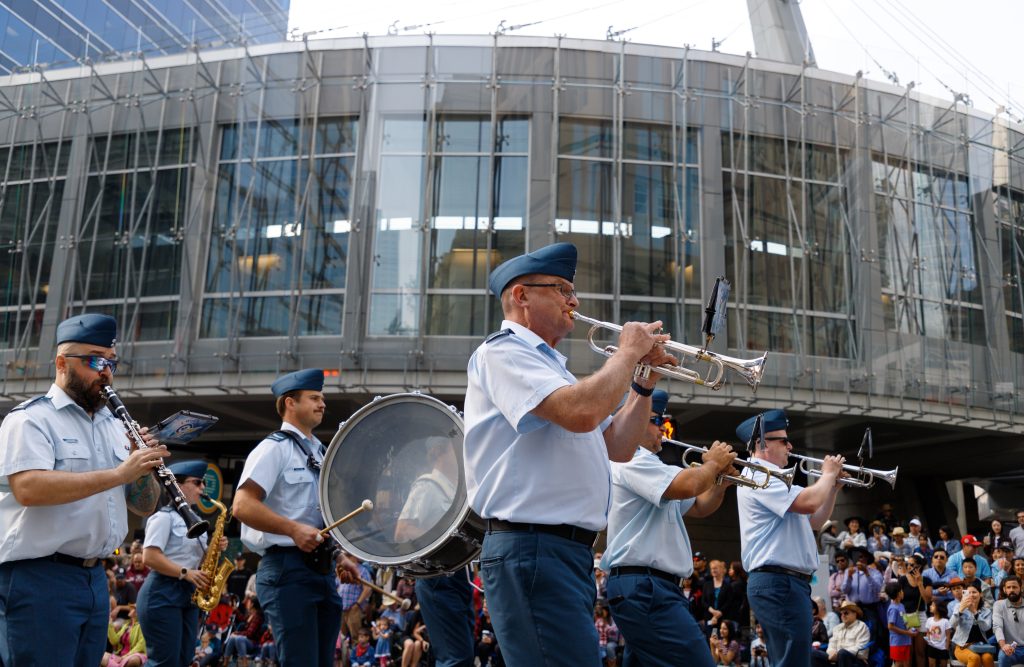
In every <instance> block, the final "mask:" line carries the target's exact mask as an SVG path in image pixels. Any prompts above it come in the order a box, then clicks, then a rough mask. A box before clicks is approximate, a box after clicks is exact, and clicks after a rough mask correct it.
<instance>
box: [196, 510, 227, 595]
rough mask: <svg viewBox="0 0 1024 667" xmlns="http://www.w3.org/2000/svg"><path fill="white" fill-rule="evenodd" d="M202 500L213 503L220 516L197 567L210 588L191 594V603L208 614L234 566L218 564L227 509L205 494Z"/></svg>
mask: <svg viewBox="0 0 1024 667" xmlns="http://www.w3.org/2000/svg"><path fill="white" fill-rule="evenodd" d="M203 500H206V501H208V502H211V503H213V504H214V505H216V506H217V509H219V510H220V515H219V516H218V517H217V525H216V526H214V527H213V534H212V535H210V541H209V546H208V547H207V548H206V553H205V554H204V555H203V562H202V563H201V564H200V566H199V569H200V570H202V571H203V574H205V575H206V576H207V577H209V578H210V586H209V587H208V588H196V592H195V593H193V594H192V601H193V602H195V603H196V606H197V607H199V608H200V609H202V610H203V611H207V612H208V611H211V610H212V609H213V608H214V607H216V606H217V603H218V602H220V598H221V596H222V595H224V587H225V586H227V585H228V576H229V575H230V574H231V573H232V572H233V571H234V569H235V566H234V564H232V563H231V561H229V560H227V559H225V560H224V562H223V563H221V562H220V559H221V548H220V538H222V537H223V536H224V524H226V523H227V522H228V508H227V507H225V506H224V503H221V502H219V501H217V500H214V499H213V498H211V497H210V496H207V495H205V494H204V495H203Z"/></svg>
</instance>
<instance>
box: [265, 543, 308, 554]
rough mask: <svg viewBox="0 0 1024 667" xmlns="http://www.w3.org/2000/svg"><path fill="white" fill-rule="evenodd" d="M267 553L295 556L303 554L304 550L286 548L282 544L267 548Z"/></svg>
mask: <svg viewBox="0 0 1024 667" xmlns="http://www.w3.org/2000/svg"><path fill="white" fill-rule="evenodd" d="M267 553H268V554H274V553H278V554H293V553H294V554H300V553H302V549H300V548H298V547H286V546H284V545H282V544H274V545H271V546H269V547H267Z"/></svg>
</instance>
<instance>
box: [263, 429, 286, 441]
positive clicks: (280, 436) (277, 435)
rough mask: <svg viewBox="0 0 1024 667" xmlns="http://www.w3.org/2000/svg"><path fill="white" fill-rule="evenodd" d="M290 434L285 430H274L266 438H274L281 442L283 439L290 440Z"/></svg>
mask: <svg viewBox="0 0 1024 667" xmlns="http://www.w3.org/2000/svg"><path fill="white" fill-rule="evenodd" d="M289 439H290V438H289V437H288V434H287V433H285V432H284V431H274V432H273V433H271V434H270V435H268V436H267V437H266V438H264V440H273V441H275V442H281V441H282V440H289Z"/></svg>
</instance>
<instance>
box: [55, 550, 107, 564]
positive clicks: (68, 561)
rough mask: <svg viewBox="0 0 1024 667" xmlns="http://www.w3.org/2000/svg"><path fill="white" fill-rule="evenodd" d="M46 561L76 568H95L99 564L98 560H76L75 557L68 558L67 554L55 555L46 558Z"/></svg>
mask: <svg viewBox="0 0 1024 667" xmlns="http://www.w3.org/2000/svg"><path fill="white" fill-rule="evenodd" d="M46 560H50V561H53V562H54V563H61V564H63V565H75V566H76V567H96V566H97V565H99V563H100V559H99V558H77V557H75V556H68V555H67V554H62V553H55V554H53V555H52V556H48V557H47V558H46Z"/></svg>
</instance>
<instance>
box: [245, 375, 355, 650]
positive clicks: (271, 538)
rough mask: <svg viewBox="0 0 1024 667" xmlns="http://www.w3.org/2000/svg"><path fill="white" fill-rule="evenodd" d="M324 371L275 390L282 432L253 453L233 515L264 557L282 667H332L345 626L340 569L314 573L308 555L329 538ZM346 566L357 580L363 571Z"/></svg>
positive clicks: (281, 382)
mask: <svg viewBox="0 0 1024 667" xmlns="http://www.w3.org/2000/svg"><path fill="white" fill-rule="evenodd" d="M323 388H324V372H323V371H322V370H320V369H318V368H310V369H306V370H301V371H296V372H294V373H288V374H286V375H282V376H281V377H279V378H278V379H277V380H275V381H274V383H273V384H272V385H271V391H272V392H273V394H274V396H275V397H276V398H277V412H278V414H279V415H280V416H281V420H282V423H281V428H280V430H278V431H275V432H274V433H271V434H270V435H268V436H267V437H266V438H264V439H263V440H262V441H261V442H260V443H259V444H258V445H256V448H255V449H253V450H252V452H251V453H250V454H249V458H247V459H246V461H245V467H244V468H243V469H242V476H241V478H240V479H239V481H238V490H237V491H235V500H234V503H233V506H232V513H233V514H234V515H235V516H236V517H237V518H238V520H239V521H240V522H241V523H242V542H244V543H245V545H246V546H247V547H249V548H250V549H252V550H253V551H255V552H257V553H260V554H263V559H262V560H261V561H260V566H259V569H258V570H257V571H256V597H257V598H258V599H259V601H260V604H261V605H262V606H263V611H264V613H265V614H266V616H267V620H268V621H269V622H270V624H271V625H272V626H273V628H274V637H275V638H276V641H277V650H278V655H279V656H280V663H281V665H282V666H283V667H316V666H319V667H330V666H331V665H333V663H334V644H335V642H336V641H337V639H338V631H339V629H340V628H341V598H340V597H338V592H337V591H336V590H335V586H334V574H333V572H327V573H323V572H321V571H318V570H315V569H313V567H311V566H310V565H309V561H308V560H307V558H306V557H305V554H310V553H311V552H313V551H315V550H316V549H317V548H318V547H319V546H320V545H321V544H322V543H323V541H324V537H323V535H321V534H320V529H321V528H322V527H323V515H322V514H321V513H320V509H319V501H318V493H317V486H318V484H317V483H318V480H319V477H320V464H321V463H322V462H323V458H324V448H323V445H322V444H321V443H320V440H318V439H317V437H316V436H315V435H313V429H315V428H316V427H317V426H319V425H320V422H321V421H323V418H324V408H325V403H324V394H323ZM340 564H341V566H342V567H343V568H344V570H345V571H346V572H347V573H348V576H351V577H352V578H353V579H355V578H357V577H358V576H359V570H358V569H356V566H355V564H354V563H352V562H351V561H349V560H348V559H347V558H342V559H341V563H340Z"/></svg>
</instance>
